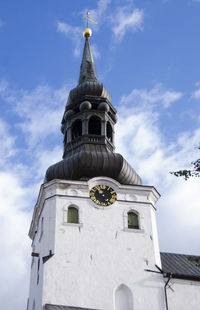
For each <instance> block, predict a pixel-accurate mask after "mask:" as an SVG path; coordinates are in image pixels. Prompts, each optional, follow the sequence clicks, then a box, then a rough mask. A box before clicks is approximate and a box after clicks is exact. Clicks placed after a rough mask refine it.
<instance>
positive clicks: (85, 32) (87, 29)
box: [83, 28, 92, 39]
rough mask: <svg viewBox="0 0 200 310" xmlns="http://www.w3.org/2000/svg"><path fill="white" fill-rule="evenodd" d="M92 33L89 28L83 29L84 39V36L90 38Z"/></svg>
mask: <svg viewBox="0 0 200 310" xmlns="http://www.w3.org/2000/svg"><path fill="white" fill-rule="evenodd" d="M91 35H92V30H91V29H90V28H86V29H85V30H84V31H83V37H84V38H85V39H86V38H90V37H91Z"/></svg>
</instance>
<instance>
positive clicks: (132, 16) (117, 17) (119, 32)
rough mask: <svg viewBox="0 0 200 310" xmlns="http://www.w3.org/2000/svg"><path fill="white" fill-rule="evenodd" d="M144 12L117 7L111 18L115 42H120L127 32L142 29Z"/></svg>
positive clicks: (126, 7) (127, 7)
mask: <svg viewBox="0 0 200 310" xmlns="http://www.w3.org/2000/svg"><path fill="white" fill-rule="evenodd" d="M143 20H144V11H143V10H140V9H130V8H129V6H125V7H119V8H117V10H116V12H115V13H113V15H112V17H111V23H112V31H113V34H114V37H115V39H116V40H118V41H120V40H121V39H122V38H123V37H124V35H125V34H126V32H127V31H128V30H131V31H133V32H135V31H138V30H142V29H143Z"/></svg>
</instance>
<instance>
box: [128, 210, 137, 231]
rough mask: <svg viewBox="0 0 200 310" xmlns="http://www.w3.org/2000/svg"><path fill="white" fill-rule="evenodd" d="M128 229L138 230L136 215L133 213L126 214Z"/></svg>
mask: <svg viewBox="0 0 200 310" xmlns="http://www.w3.org/2000/svg"><path fill="white" fill-rule="evenodd" d="M128 228H135V229H138V228H139V224H138V215H137V214H135V213H133V212H129V213H128Z"/></svg>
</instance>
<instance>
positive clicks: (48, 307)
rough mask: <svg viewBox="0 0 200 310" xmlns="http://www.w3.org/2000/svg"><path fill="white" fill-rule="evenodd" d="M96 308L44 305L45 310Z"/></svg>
mask: <svg viewBox="0 0 200 310" xmlns="http://www.w3.org/2000/svg"><path fill="white" fill-rule="evenodd" d="M72 309H73V310H97V309H91V308H90V309H89V308H79V307H68V306H59V305H50V304H46V305H45V310H72Z"/></svg>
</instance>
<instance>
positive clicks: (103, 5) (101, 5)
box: [82, 0, 112, 30]
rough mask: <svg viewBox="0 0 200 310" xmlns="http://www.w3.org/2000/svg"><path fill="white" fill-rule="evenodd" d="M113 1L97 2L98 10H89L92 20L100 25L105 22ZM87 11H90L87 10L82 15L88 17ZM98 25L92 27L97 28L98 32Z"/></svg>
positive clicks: (100, 0)
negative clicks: (107, 11)
mask: <svg viewBox="0 0 200 310" xmlns="http://www.w3.org/2000/svg"><path fill="white" fill-rule="evenodd" d="M111 1H112V0H99V1H98V2H97V8H96V9H92V10H89V12H90V16H91V18H92V19H94V20H95V21H97V22H98V25H99V24H101V22H103V20H104V19H105V18H106V14H105V12H106V10H107V8H108V6H109V4H110V3H111ZM87 11H88V9H85V10H84V11H83V12H82V14H84V15H86V12H87ZM98 25H97V26H96V27H95V25H93V24H92V26H93V27H95V29H96V30H97V29H98Z"/></svg>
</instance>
